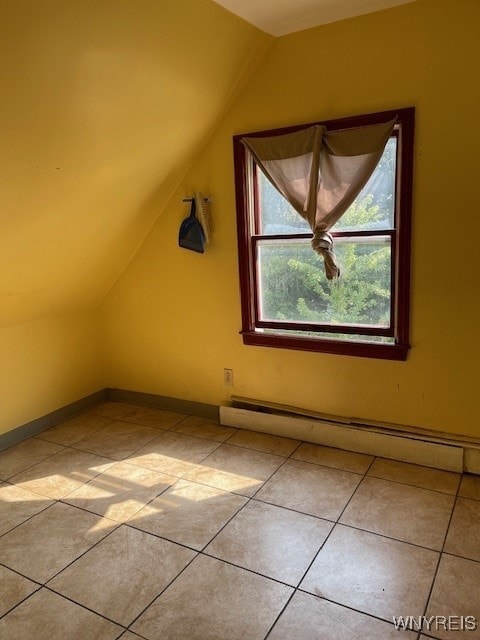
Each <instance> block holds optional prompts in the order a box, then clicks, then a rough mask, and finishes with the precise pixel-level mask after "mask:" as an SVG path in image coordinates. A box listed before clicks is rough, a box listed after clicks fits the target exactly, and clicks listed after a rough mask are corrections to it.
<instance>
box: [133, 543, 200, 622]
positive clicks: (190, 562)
mask: <svg viewBox="0 0 480 640" xmlns="http://www.w3.org/2000/svg"><path fill="white" fill-rule="evenodd" d="M157 537H160V536H157ZM187 548H189V547H187ZM192 551H193V549H192ZM199 555H200V554H199V552H198V551H196V555H194V556H193V558H192V559H191V560H190V561H189V562H188V563H187V564H186V565H185V566H184V567H183V569H182V570H181V571H180V572H179V573H177V575H176V576H175V577H174V578H172V580H170V582H169V583H168V584H167V585H166V586H165V587H164V588H163V589H162V590H161V591H160V592H159V593H157V595H156V596H155V597H154V598H153V600H152V601H151V602H150V603H149V604H148V605H147V606H146V607H145V608H144V609H142V611H140V613H139V614H138V615H137V616H136V617H135V618H134V619H133V620H132V622H130V624H129V625H128V627H127V629H128V630H129V631H130V630H131V629H130V628H131V626H132V625H133V624H135V622H137V620H138V619H139V618H140V617H141V616H142V615H143V614H144V613H145V611H146V610H147V609H148V608H149V607H151V606H152V604H153V603H154V602H155V601H156V600H158V598H160V596H162V595H163V594H164V593H165V591H166V590H167V589H169V588H170V586H171V585H172V584H173V583H174V582H175V580H177V578H179V577H180V576H181V575H182V573H183V572H184V571H185V570H186V569H187V568H188V567H189V566H190V565H191V564H192V562H193V561H194V560H195V558H198V556H199ZM132 633H136V631H132Z"/></svg>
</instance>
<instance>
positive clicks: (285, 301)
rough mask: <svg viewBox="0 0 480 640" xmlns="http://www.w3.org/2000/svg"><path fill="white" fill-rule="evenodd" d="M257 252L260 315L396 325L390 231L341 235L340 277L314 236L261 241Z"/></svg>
mask: <svg viewBox="0 0 480 640" xmlns="http://www.w3.org/2000/svg"><path fill="white" fill-rule="evenodd" d="M257 251H258V255H257V267H258V296H259V315H260V320H267V321H275V320H279V321H283V322H302V323H310V322H311V323H321V324H331V325H337V324H344V325H367V326H378V327H382V328H386V327H389V326H390V289H391V243H390V237H389V236H377V237H366V238H358V237H357V238H337V239H336V243H335V253H336V256H337V260H338V263H339V265H340V269H341V277H340V279H339V280H337V281H329V280H327V279H326V277H325V269H324V266H323V259H322V258H321V257H320V256H318V255H317V254H316V253H315V252H314V251H312V248H311V246H310V241H309V240H301V239H298V240H295V239H293V240H260V241H259V242H258V245H257Z"/></svg>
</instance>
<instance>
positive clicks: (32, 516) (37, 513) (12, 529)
mask: <svg viewBox="0 0 480 640" xmlns="http://www.w3.org/2000/svg"><path fill="white" fill-rule="evenodd" d="M36 495H40V494H38V493H37V494H36ZM44 497H45V496H42V498H44ZM49 500H51V502H52V504H47V505H46V506H45V507H44V508H43V509H40V511H37V512H36V513H33V514H32V515H31V516H28V518H25V520H22V522H19V523H18V524H16V525H15V526H13V527H12V528H11V529H9V530H8V531H4V533H0V539H1V538H2V537H3V536H6V535H7V533H10V532H12V531H14V530H15V529H17V528H18V527H21V526H22V524H25V523H26V522H28V521H29V520H31V519H32V518H34V517H35V516H38V515H40V514H41V513H43V512H44V511H46V510H47V509H49V508H50V507H53V506H54V505H55V504H56V503H57V502H59V500H55V499H54V498H49ZM0 564H1V563H0Z"/></svg>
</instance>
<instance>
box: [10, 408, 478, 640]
mask: <svg viewBox="0 0 480 640" xmlns="http://www.w3.org/2000/svg"><path fill="white" fill-rule="evenodd" d="M394 616H395V617H399V616H404V617H407V616H413V617H414V619H412V618H410V619H409V620H406V622H407V623H409V626H410V629H409V630H404V629H402V630H397V629H396V628H395V625H394ZM421 616H426V618H427V620H424V621H423V628H422V630H420V629H419V628H418V626H417V624H418V618H419V617H421ZM431 616H438V618H431ZM449 616H452V617H451V618H449ZM473 619H476V621H478V622H477V624H478V626H479V627H480V477H473V476H464V477H463V478H461V476H460V475H459V474H455V473H449V472H444V471H438V470H435V469H429V468H426V467H419V466H416V465H410V464H404V463H400V462H393V461H389V460H383V459H378V458H377V459H374V458H373V457H372V456H367V455H363V454H358V453H354V452H348V451H340V450H338V449H332V448H329V447H322V446H317V445H312V444H308V443H300V442H297V441H295V440H292V439H288V438H279V437H276V436H269V435H265V434H260V433H255V432H250V431H243V430H238V429H232V428H230V427H223V426H220V425H218V424H215V423H214V422H212V421H210V420H207V419H204V418H198V417H195V416H186V415H184V414H180V413H175V412H172V411H165V410H160V409H154V408H149V407H139V406H137V405H129V404H126V403H120V402H106V403H103V404H101V405H97V406H96V407H93V408H92V409H91V410H89V411H88V412H85V413H83V414H80V415H78V416H75V417H74V418H71V419H70V420H67V421H66V422H64V423H63V424H61V425H58V426H56V427H54V428H52V429H49V430H48V431H44V432H42V433H41V434H39V435H38V436H37V437H35V438H29V439H28V440H26V441H24V442H22V443H20V444H18V445H15V446H13V447H10V448H9V449H7V450H5V451H3V452H0V638H1V640H110V639H112V640H114V639H116V638H122V639H123V640H135V639H137V640H138V639H140V640H141V639H142V638H143V639H146V640H160V639H161V640H177V639H178V640H197V639H198V640H239V639H241V638H242V639H245V640H263V639H266V638H268V639H269V640H350V639H352V638H357V639H358V640H400V639H401V638H405V639H406V640H420V639H422V640H429V639H432V638H435V639H436V640H479V639H480V630H479V629H478V628H477V629H472V626H473V624H474V623H473ZM447 625H449V626H450V628H449V629H448V630H447V629H446V628H445V627H446V626H447ZM462 627H463V628H462Z"/></svg>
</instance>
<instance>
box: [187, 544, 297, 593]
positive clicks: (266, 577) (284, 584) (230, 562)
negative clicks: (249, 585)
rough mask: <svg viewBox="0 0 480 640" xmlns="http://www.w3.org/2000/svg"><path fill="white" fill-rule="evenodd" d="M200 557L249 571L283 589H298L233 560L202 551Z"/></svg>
mask: <svg viewBox="0 0 480 640" xmlns="http://www.w3.org/2000/svg"><path fill="white" fill-rule="evenodd" d="M198 555H201V556H204V557H206V558H210V559H211V560H217V561H218V562H223V563H225V564H228V565H229V566H230V567H235V568H236V569H241V570H242V571H247V572H248V573H251V574H253V575H255V576H258V577H260V578H265V580H270V581H271V582H275V583H276V584H281V585H282V586H283V587H288V588H289V589H293V590H294V589H296V586H295V585H293V584H291V583H289V582H285V580H279V579H278V578H273V577H272V576H269V575H266V574H265V573H261V571H255V569H250V568H249V567H245V566H243V565H241V564H238V563H236V562H232V561H231V560H226V559H225V558H219V557H218V556H216V555H214V554H212V553H207V552H206V551H200V552H199V554H198Z"/></svg>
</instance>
